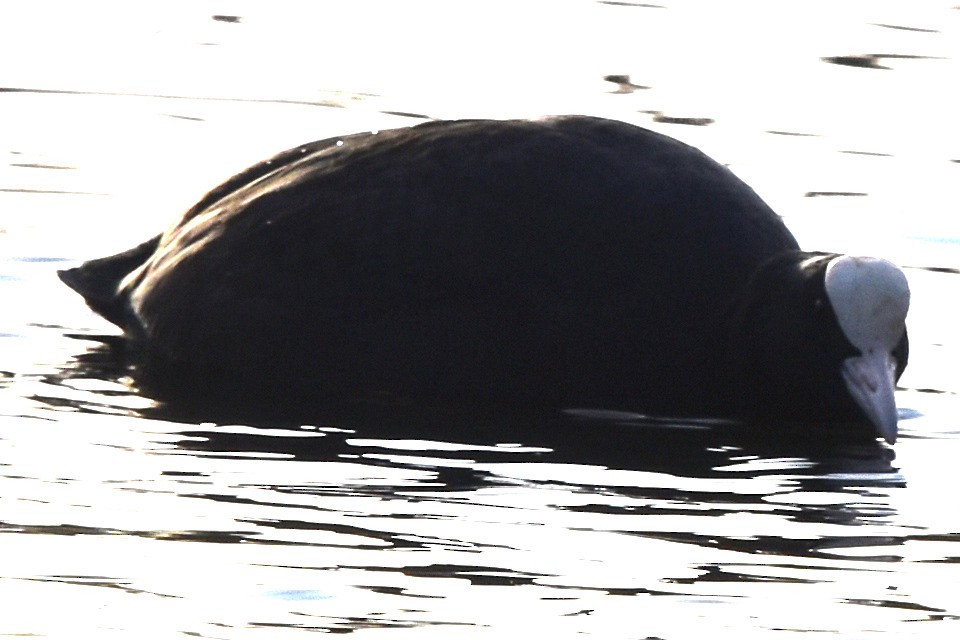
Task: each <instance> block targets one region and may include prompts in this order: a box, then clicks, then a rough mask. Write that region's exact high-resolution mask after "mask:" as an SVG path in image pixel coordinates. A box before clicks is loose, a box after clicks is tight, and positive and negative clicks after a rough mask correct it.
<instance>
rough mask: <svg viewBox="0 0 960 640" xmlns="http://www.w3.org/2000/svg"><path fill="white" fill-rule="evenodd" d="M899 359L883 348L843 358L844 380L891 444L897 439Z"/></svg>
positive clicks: (871, 420)
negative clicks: (895, 394)
mask: <svg viewBox="0 0 960 640" xmlns="http://www.w3.org/2000/svg"><path fill="white" fill-rule="evenodd" d="M896 370H897V363H896V361H895V360H894V359H893V356H891V355H890V354H889V353H887V352H886V351H885V350H883V349H870V350H868V351H867V353H866V354H864V355H861V356H855V357H853V358H847V359H846V360H844V361H843V380H844V382H846V383H847V391H849V392H850V395H851V396H853V399H854V400H855V401H856V402H857V404H858V405H859V406H860V408H861V409H863V412H864V413H865V414H867V417H868V418H869V419H870V422H872V423H873V425H874V426H875V427H876V428H877V432H878V434H879V435H880V436H881V437H882V438H883V439H884V440H886V441H887V442H888V443H889V444H893V443H894V442H896V441H897V402H896V399H895V398H894V395H893V389H894V385H895V384H896V381H895V380H894V376H895V375H896Z"/></svg>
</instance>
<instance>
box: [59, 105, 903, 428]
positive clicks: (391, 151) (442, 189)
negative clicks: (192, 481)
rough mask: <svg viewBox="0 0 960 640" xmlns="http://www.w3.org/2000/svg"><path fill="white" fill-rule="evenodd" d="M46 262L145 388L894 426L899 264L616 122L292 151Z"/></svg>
mask: <svg viewBox="0 0 960 640" xmlns="http://www.w3.org/2000/svg"><path fill="white" fill-rule="evenodd" d="M60 276H61V278H62V279H63V281H64V282H65V283H66V284H67V285H69V286H70V287H72V288H73V289H75V290H76V291H77V292H79V293H80V294H81V295H82V296H83V297H84V298H85V299H86V302H87V303H88V304H89V306H90V307H91V308H92V309H93V310H94V311H96V312H97V313H99V314H101V315H102V316H103V317H105V318H106V319H107V320H109V321H111V322H113V323H115V324H117V325H118V326H120V327H121V328H122V329H123V330H124V332H125V334H126V336H127V337H128V342H129V344H130V345H131V347H132V350H131V352H132V353H133V354H134V357H135V362H136V376H137V377H138V380H139V382H140V384H141V385H144V386H145V387H146V388H147V389H148V390H149V392H150V393H152V394H154V395H156V396H158V397H160V398H168V399H172V400H177V399H185V398H204V397H209V398H220V399H231V401H233V400H236V401H238V402H257V403H261V404H269V403H280V404H282V403H286V402H297V403H302V402H303V401H304V400H305V399H306V400H309V401H315V402H317V403H322V402H325V401H328V400H330V399H335V398H344V397H377V396H380V395H382V394H387V395H388V396H390V397H398V398H407V399H414V400H427V401H432V400H441V401H449V400H454V401H456V402H461V401H462V402H473V401H479V402H494V403H503V404H504V406H518V407H531V408H534V407H535V408H543V409H551V408H557V409H559V408H565V407H602V408H608V409H626V410H633V411H640V412H644V413H647V414H656V415H666V416H678V417H679V416H715V417H732V418H736V419H742V420H745V421H748V422H751V423H755V424H757V425H761V427H760V428H762V429H774V428H776V426H777V425H782V424H801V425H809V429H810V433H811V434H817V437H820V436H821V435H824V434H833V435H836V434H842V435H843V436H845V437H846V436H849V437H852V438H865V439H872V438H875V437H877V436H880V437H882V438H884V439H886V440H887V441H888V442H893V441H894V439H895V437H896V433H897V410H896V405H895V403H894V396H893V390H894V384H895V381H896V380H897V379H898V378H899V376H900V374H901V373H902V372H903V369H904V367H905V366H906V364H907V334H906V330H905V324H904V323H905V317H906V313H907V307H908V304H909V290H908V287H907V283H906V279H905V278H904V276H903V273H902V272H901V271H900V270H899V269H898V268H897V267H895V266H894V265H892V264H891V263H889V262H887V261H885V260H880V259H872V258H859V257H849V256H842V255H836V254H826V253H811V252H804V251H800V249H799V246H798V245H797V242H796V240H795V239H794V237H793V236H792V235H791V233H790V232H789V231H788V230H787V228H786V227H785V226H784V224H783V223H782V221H781V220H780V218H779V217H778V216H777V215H776V214H775V213H774V212H773V211H772V210H771V209H770V208H769V207H768V206H767V205H766V204H765V203H764V202H763V201H762V200H761V199H760V198H759V197H758V196H757V195H756V194H755V193H754V192H753V190H751V189H750V188H749V187H748V186H747V185H745V184H744V183H743V182H741V181H740V180H739V179H738V178H736V177H735V176H734V175H733V174H732V173H731V172H730V171H729V170H727V169H726V168H725V167H723V166H721V165H720V164H718V163H717V162H715V161H713V160H711V159H710V158H708V157H707V156H705V155H704V154H702V153H701V152H700V151H698V150H696V149H694V148H692V147H690V146H687V145H685V144H682V143H680V142H678V141H676V140H673V139H671V138H669V137H667V136H664V135H660V134H657V133H654V132H651V131H648V130H646V129H643V128H640V127H637V126H632V125H629V124H625V123H622V122H616V121H611V120H605V119H599V118H592V117H582V116H565V117H552V118H544V119H539V120H510V121H492V120H462V121H442V122H428V123H425V124H421V125H418V126H414V127H411V128H405V129H397V130H391V131H380V132H372V133H362V134H356V135H349V136H343V137H338V138H330V139H327V140H322V141H319V142H312V143H310V144H306V145H303V146H300V147H297V148H295V149H291V150H289V151H286V152H283V153H281V154H279V155H277V156H276V157H274V158H272V159H270V160H267V161H266V162H263V163H261V164H258V165H256V166H253V167H251V168H250V169H247V170H246V171H244V172H242V173H240V174H238V175H237V176H235V177H233V178H231V179H230V180H228V181H227V182H225V183H224V184H222V185H220V186H219V187H217V188H215V189H214V190H213V191H211V192H210V193H208V194H207V195H206V196H205V197H203V198H202V199H201V200H200V202H198V203H197V204H196V205H195V206H194V207H192V208H191V209H189V210H188V211H187V212H186V213H185V214H183V215H182V216H181V217H180V219H179V220H177V221H176V222H175V223H174V224H173V226H171V227H170V228H169V229H167V230H166V231H165V232H164V233H163V234H161V235H159V236H157V237H155V238H153V239H152V240H149V241H147V242H145V243H144V244H142V245H140V246H138V247H135V248H133V249H131V250H129V251H126V252H124V253H121V254H118V255H116V256H111V257H107V258H101V259H98V260H92V261H90V262H87V263H84V264H83V265H82V266H80V267H78V268H75V269H69V270H66V271H63V272H61V273H60ZM804 428H807V427H804Z"/></svg>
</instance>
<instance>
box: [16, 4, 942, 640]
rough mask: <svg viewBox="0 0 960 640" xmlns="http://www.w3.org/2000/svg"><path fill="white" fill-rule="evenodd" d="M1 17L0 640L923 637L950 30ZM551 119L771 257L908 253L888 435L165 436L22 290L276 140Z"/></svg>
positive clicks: (886, 12) (933, 521) (75, 320)
mask: <svg viewBox="0 0 960 640" xmlns="http://www.w3.org/2000/svg"><path fill="white" fill-rule="evenodd" d="M954 4H955V3H954ZM21 5H23V6H21ZM13 7H14V5H11V7H5V8H3V9H0V32H2V33H0V35H2V36H3V37H2V38H0V49H2V50H0V53H3V54H4V56H3V57H4V59H5V60H16V61H18V62H17V64H15V65H8V66H7V67H5V68H4V71H3V74H2V77H0V108H2V110H3V113H4V116H5V117H4V119H3V121H2V122H0V127H2V130H3V135H0V543H2V544H0V558H2V562H0V601H2V602H3V603H4V605H3V608H2V612H3V613H2V615H0V637H7V636H14V637H17V636H28V635H29V636H40V637H60V638H77V637H98V638H110V637H117V638H129V637H158V638H159V637H163V638H168V637H179V636H184V635H187V636H191V637H202V638H246V637H269V638H286V637H300V636H302V635H303V634H304V633H307V632H332V633H347V632H350V633H360V634H362V633H370V632H374V630H378V629H390V630H391V631H390V633H391V634H392V635H393V636H397V635H400V636H403V635H404V634H407V635H413V634H416V636H417V637H418V638H422V637H424V636H429V635H430V634H433V635H434V636H437V637H444V638H449V637H473V636H478V635H487V636H492V637H503V636H505V635H508V634H509V635H513V634H516V633H518V632H519V633H523V632H526V631H529V632H535V633H537V634H538V635H545V634H552V635H560V636H574V635H594V636H597V637H603V638H617V637H623V638H634V639H635V638H684V637H702V636H706V635H709V637H736V638H738V639H740V638H744V639H751V638H769V637H771V635H772V633H773V632H776V631H783V632H797V631H810V632H820V633H829V634H831V635H835V636H838V637H843V638H865V637H878V636H881V637H889V638H898V639H899V638H904V637H922V638H940V637H943V638H954V637H956V635H957V632H958V629H960V596H958V595H957V594H958V593H960V589H958V587H960V580H958V577H957V576H958V573H957V567H956V566H955V565H957V563H958V562H960V544H958V543H960V533H958V531H960V521H958V517H957V512H956V508H955V507H954V505H953V499H952V491H951V488H952V486H953V483H954V482H953V480H952V476H953V474H952V471H953V469H954V468H955V467H956V462H955V461H956V459H957V457H958V456H960V428H958V426H957V425H958V418H960V403H958V400H957V394H958V393H960V377H958V376H960V369H958V368H957V367H956V366H955V363H956V362H957V361H960V339H958V338H960V336H958V333H957V323H956V319H955V313H954V310H953V301H954V300H956V299H960V278H958V269H960V243H958V238H960V227H958V226H957V217H956V215H955V213H956V212H955V207H956V203H957V202H958V201H960V199H958V197H957V195H958V194H957V190H956V185H957V184H960V181H958V177H960V174H958V168H960V164H958V163H957V159H958V158H960V150H958V149H957V141H958V140H960V135H957V134H958V129H957V118H956V113H957V112H958V111H960V105H958V103H957V94H956V91H955V90H954V89H955V87H954V83H952V82H950V81H949V79H950V78H955V77H957V60H958V59H960V55H958V51H957V48H958V43H960V37H958V36H960V33H958V29H960V22H958V21H960V11H957V10H956V8H955V7H954V6H953V4H951V3H950V2H943V3H941V2H929V3H927V2H925V3H856V2H852V3H843V4H840V5H838V4H836V3H830V4H829V5H828V4H824V5H823V6H822V7H821V6H820V5H810V4H803V5H800V4H796V5H790V4H783V3H777V4H776V5H774V4H773V3H753V2H745V1H744V2H741V1H739V0H736V1H733V0H732V1H730V2H724V3H716V2H684V3H675V2H662V3H641V2H561V3H557V5H556V7H552V8H551V11H550V12H549V13H544V11H543V8H542V7H541V6H540V5H539V4H537V3H527V4H524V3H519V4H518V3H510V4H509V5H507V4H506V3H500V2H496V1H495V2H489V3H484V4H482V5H474V6H470V7H466V6H464V7H461V8H460V9H458V11H457V12H455V13H454V12H450V11H449V8H447V7H446V5H444V4H442V3H437V2H431V1H430V0H405V2H401V3H395V2H391V3H388V2H379V1H378V0H371V1H370V2H353V3H336V2H333V3H298V2H286V1H282V2H280V3H271V4H270V5H269V6H268V5H266V4H264V3H252V2H237V3H232V4H231V5H230V7H228V8H227V7H213V6H212V5H210V6H206V5H204V4H203V3H199V4H197V3H194V4H190V5H189V6H187V5H186V4H185V5H184V6H183V7H179V6H177V7H163V8H160V7H154V6H150V5H144V6H142V7H140V6H134V5H132V4H130V3H120V2H109V1H107V0H104V1H103V2H94V3H92V4H91V3H84V4H83V5H79V4H76V3H65V2H58V1H55V0H46V1H43V2H33V3H27V4H24V3H18V4H17V5H16V8H13ZM774 7H775V8H774ZM828 7H829V8H828ZM461 9H462V11H461ZM51 16H56V18H57V19H56V20H54V19H52V18H51ZM423 16H431V18H432V19H431V20H425V19H423ZM318 25H322V27H318ZM52 52H57V53H58V55H51V53H52ZM61 52H65V53H61ZM557 112H585V113H592V114H596V115H606V116H610V117H615V118H619V119H623V120H627V121H631V122H636V123H639V124H643V125H646V126H650V127H653V128H657V129H658V130H661V131H664V132H665V133H668V134H670V135H673V136H675V137H679V138H681V139H684V140H686V141H689V142H691V143H693V144H696V145H698V146H701V147H703V148H704V149H705V150H706V151H708V152H709V153H710V154H711V155H713V156H715V157H717V158H718V159H719V160H721V161H722V162H726V163H729V164H730V165H731V167H732V168H733V169H734V170H735V171H736V172H737V173H738V174H739V175H741V176H742V177H744V178H745V179H746V180H747V182H748V183H750V184H752V185H753V186H755V187H756V188H757V190H758V191H759V192H760V193H761V195H762V196H763V197H764V198H765V199H766V200H768V201H769V202H770V203H771V204H772V205H773V206H774V208H775V209H776V210H778V211H779V212H781V213H782V214H783V215H784V216H785V218H786V221H787V223H788V224H789V226H790V227H791V229H792V230H794V232H795V233H796V234H797V236H798V238H799V239H800V241H801V244H803V245H804V246H806V247H808V248H811V249H821V250H838V251H845V252H850V253H867V254H882V255H885V256H887V257H889V258H891V259H893V260H894V261H896V262H898V263H900V264H902V265H905V266H906V267H907V269H906V271H907V275H908V278H909V280H910V285H911V289H912V291H913V302H912V308H911V316H910V319H909V324H910V331H911V355H910V358H911V362H910V366H909V368H908V369H907V372H906V374H905V376H904V377H903V379H902V380H901V385H902V386H903V388H902V389H901V390H900V391H899V392H898V399H899V404H900V406H901V434H902V435H901V439H900V440H899V442H898V443H897V444H896V446H895V447H894V448H889V447H886V446H883V445H879V444H878V445H875V446H860V447H848V446H839V445H836V444H835V443H826V442H823V443H810V442H797V441H790V440H787V439H784V438H782V437H781V438H770V439H767V440H765V441H764V442H757V441H756V439H751V438H748V437H746V434H743V433H741V432H739V431H738V428H737V426H736V425H734V424H730V423H723V422H711V421H702V422H690V421H685V422H675V421H669V420H654V419H650V418H645V417H642V416H636V415H630V414H621V413H615V412H610V411H600V410H594V409H589V408H584V409H578V410H573V411H570V412H568V413H566V414H564V415H559V416H551V417H549V419H547V418H543V417H540V418H538V419H530V418H515V417H508V416H505V415H489V414H487V415H483V414H480V413H476V412H467V411H466V410H465V409H464V408H462V407H445V408H426V407H411V406H395V405H389V404H382V405H376V406H371V405H366V406H360V405H348V406H341V407H329V410H328V412H327V414H325V415H312V416H310V417H309V418H305V417H304V416H302V415H301V416H296V415H295V413H294V412H292V411H291V412H289V419H286V420H276V419H274V420H270V421H264V420H258V419H257V417H256V416H250V415H244V414H237V413H236V412H231V411H230V407H220V408H218V409H217V410H216V411H215V412H211V411H209V410H207V411H198V410H193V411H185V410H184V409H183V408H180V409H179V410H177V411H174V410H173V409H171V408H170V407H163V406H157V405H155V403H153V402H152V401H151V400H149V399H147V398H144V397H142V396H140V395H139V394H137V393H136V391H135V390H133V389H132V388H131V387H129V386H128V384H127V383H128V380H127V376H128V373H129V372H128V370H127V368H126V366H125V365H124V364H123V360H122V358H121V357H118V356H119V351H120V350H121V349H122V345H121V343H120V341H119V338H117V337H116V336H115V335H113V334H111V333H110V331H111V328H110V327H109V326H108V325H106V324H104V323H102V322H101V321H100V320H99V319H97V318H95V317H94V316H92V315H91V314H90V313H89V312H88V311H87V310H85V309H84V308H83V307H82V306H81V305H80V304H79V302H78V301H77V299H76V298H75V296H72V294H71V293H70V292H68V291H67V290H66V289H65V288H64V287H62V285H61V284H60V283H59V281H58V280H57V279H56V277H55V275H54V272H55V270H56V269H57V268H59V267H62V266H64V265H65V264H66V263H70V262H72V261H74V260H77V259H82V258H89V257H91V256H100V255H106V254H108V253H111V252H113V251H116V250H119V249H123V248H126V247H127V246H132V245H133V244H135V243H138V242H140V241H142V240H144V239H145V238H147V237H149V236H151V235H153V234H154V233H155V232H156V230H157V229H158V228H162V226H163V225H165V224H167V223H168V222H169V221H170V219H171V218H172V216H173V214H174V213H175V212H177V211H179V210H182V209H184V208H185V207H186V206H188V205H189V204H191V202H192V200H194V199H196V197H197V196H198V195H199V194H201V193H202V192H203V191H204V190H205V189H206V188H208V187H210V186H211V185H213V184H215V183H218V182H219V181H221V180H222V179H223V178H224V177H225V176H227V175H229V174H230V173H231V172H233V171H236V170H238V169H241V168H243V167H244V166H247V165H249V164H251V163H253V162H255V161H258V160H260V159H262V158H264V157H267V156H269V155H271V154H272V153H273V152H275V151H277V150H279V149H284V148H289V147H292V146H294V145H296V144H298V143H301V142H303V141H304V140H308V139H320V138H324V137H327V136H329V135H335V134H338V133H343V132H347V131H357V130H364V129H371V128H383V127H387V126H403V125H405V124H410V123H412V122H415V121H417V120H419V119H421V118H422V117H423V116H419V115H416V114H429V115H431V116H478V115H480V116H507V115H525V114H537V113H557ZM695 125H696V126H695ZM145 194H146V195H145ZM208 409H209V408H208ZM779 427H780V425H770V428H771V429H779Z"/></svg>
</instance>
